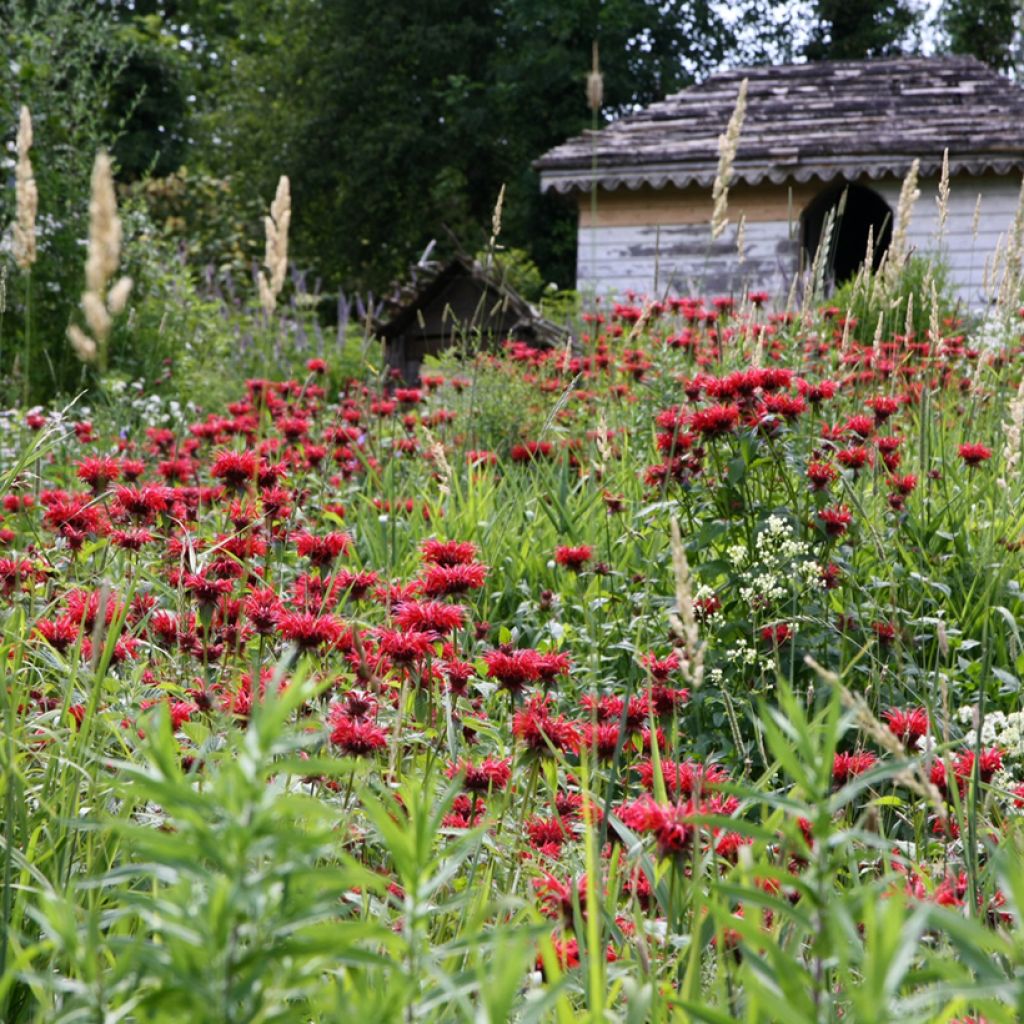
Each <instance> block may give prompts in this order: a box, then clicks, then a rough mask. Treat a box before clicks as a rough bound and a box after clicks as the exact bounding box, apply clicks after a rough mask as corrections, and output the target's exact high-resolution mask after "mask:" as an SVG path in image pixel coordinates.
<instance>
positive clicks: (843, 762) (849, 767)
mask: <svg viewBox="0 0 1024 1024" xmlns="http://www.w3.org/2000/svg"><path fill="white" fill-rule="evenodd" d="M876 760H877V758H876V757H875V755H874V754H872V753H871V752H870V751H867V750H855V751H854V752H853V753H851V754H847V753H842V754H836V756H835V758H834V759H833V761H832V779H833V781H834V782H835V783H836V785H837V786H841V785H843V783H845V782H849V781H850V779H852V778H854V777H855V776H857V775H863V774H864V772H866V771H867V770H868V769H869V768H871V767H872V765H874V763H875V761H876Z"/></svg>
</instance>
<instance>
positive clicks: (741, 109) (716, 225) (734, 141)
mask: <svg viewBox="0 0 1024 1024" xmlns="http://www.w3.org/2000/svg"><path fill="white" fill-rule="evenodd" d="M746 112H747V79H745V78H744V79H743V81H742V82H740V91H739V93H738V94H737V96H736V106H735V107H734V108H733V111H732V116H731V117H730V118H729V124H728V125H727V127H726V129H725V132H724V134H722V135H719V136H718V173H717V174H716V175H715V183H714V185H713V186H712V188H711V199H712V201H713V202H714V207H713V209H712V211H711V238H712V239H716V238H718V237H719V236H720V235H721V234H722V232H723V231H724V230H725V228H726V225H727V224H728V223H729V217H728V212H727V211H728V208H729V183H730V182H731V181H732V165H733V162H734V161H735V159H736V150H737V148H738V147H739V142H740V132H741V131H742V130H743V118H744V117H745V116H746Z"/></svg>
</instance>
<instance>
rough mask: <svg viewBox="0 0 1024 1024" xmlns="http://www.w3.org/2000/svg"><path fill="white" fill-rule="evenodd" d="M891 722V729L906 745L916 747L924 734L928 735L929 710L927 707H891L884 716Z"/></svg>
mask: <svg viewBox="0 0 1024 1024" xmlns="http://www.w3.org/2000/svg"><path fill="white" fill-rule="evenodd" d="M882 717H883V718H884V719H885V720H886V722H887V723H888V724H889V731H890V732H891V733H892V734H893V735H894V736H895V737H896V738H897V739H898V740H900V741H901V742H902V743H903V744H904V746H907V747H914V746H916V745H917V741H918V740H919V739H921V737H922V736H927V735H928V727H929V723H928V711H927V709H926V708H909V709H908V710H906V711H903V710H901V709H900V708H890V709H889V710H888V711H886V712H885V714H884V715H883V716H882Z"/></svg>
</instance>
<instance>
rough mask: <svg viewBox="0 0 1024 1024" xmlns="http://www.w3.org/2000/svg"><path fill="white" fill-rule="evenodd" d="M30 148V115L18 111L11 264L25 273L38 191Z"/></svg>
mask: <svg viewBox="0 0 1024 1024" xmlns="http://www.w3.org/2000/svg"><path fill="white" fill-rule="evenodd" d="M31 148H32V115H31V114H30V113H29V110H28V107H24V106H23V107H22V108H21V119H20V121H19V122H18V141H17V149H18V162H17V164H16V165H15V169H14V196H15V203H16V208H17V213H16V219H15V221H14V262H15V263H17V264H18V266H19V267H20V268H21V269H22V270H28V269H29V268H30V267H31V266H32V264H33V263H35V261H36V213H37V212H38V209H39V191H38V189H37V188H36V179H35V175H34V174H33V173H32V161H31V159H30V158H29V155H28V151H29V150H30V149H31Z"/></svg>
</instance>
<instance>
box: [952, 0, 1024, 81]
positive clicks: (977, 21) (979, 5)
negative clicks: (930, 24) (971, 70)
mask: <svg viewBox="0 0 1024 1024" xmlns="http://www.w3.org/2000/svg"><path fill="white" fill-rule="evenodd" d="M1020 14H1021V8H1020V3H1019V0H945V3H944V4H943V6H942V9H941V12H940V17H941V23H942V27H943V29H944V30H945V32H946V34H947V36H948V37H949V44H948V45H949V51H950V52H951V53H965V54H973V55H974V56H975V57H977V58H978V59H979V60H983V61H984V62H985V63H986V64H988V65H989V66H990V67H993V68H996V69H997V70H998V71H1008V70H1009V69H1010V68H1012V67H1014V65H1015V63H1016V58H1017V54H1016V52H1015V43H1017V44H1018V45H1019V22H1018V19H1019V18H1020Z"/></svg>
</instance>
